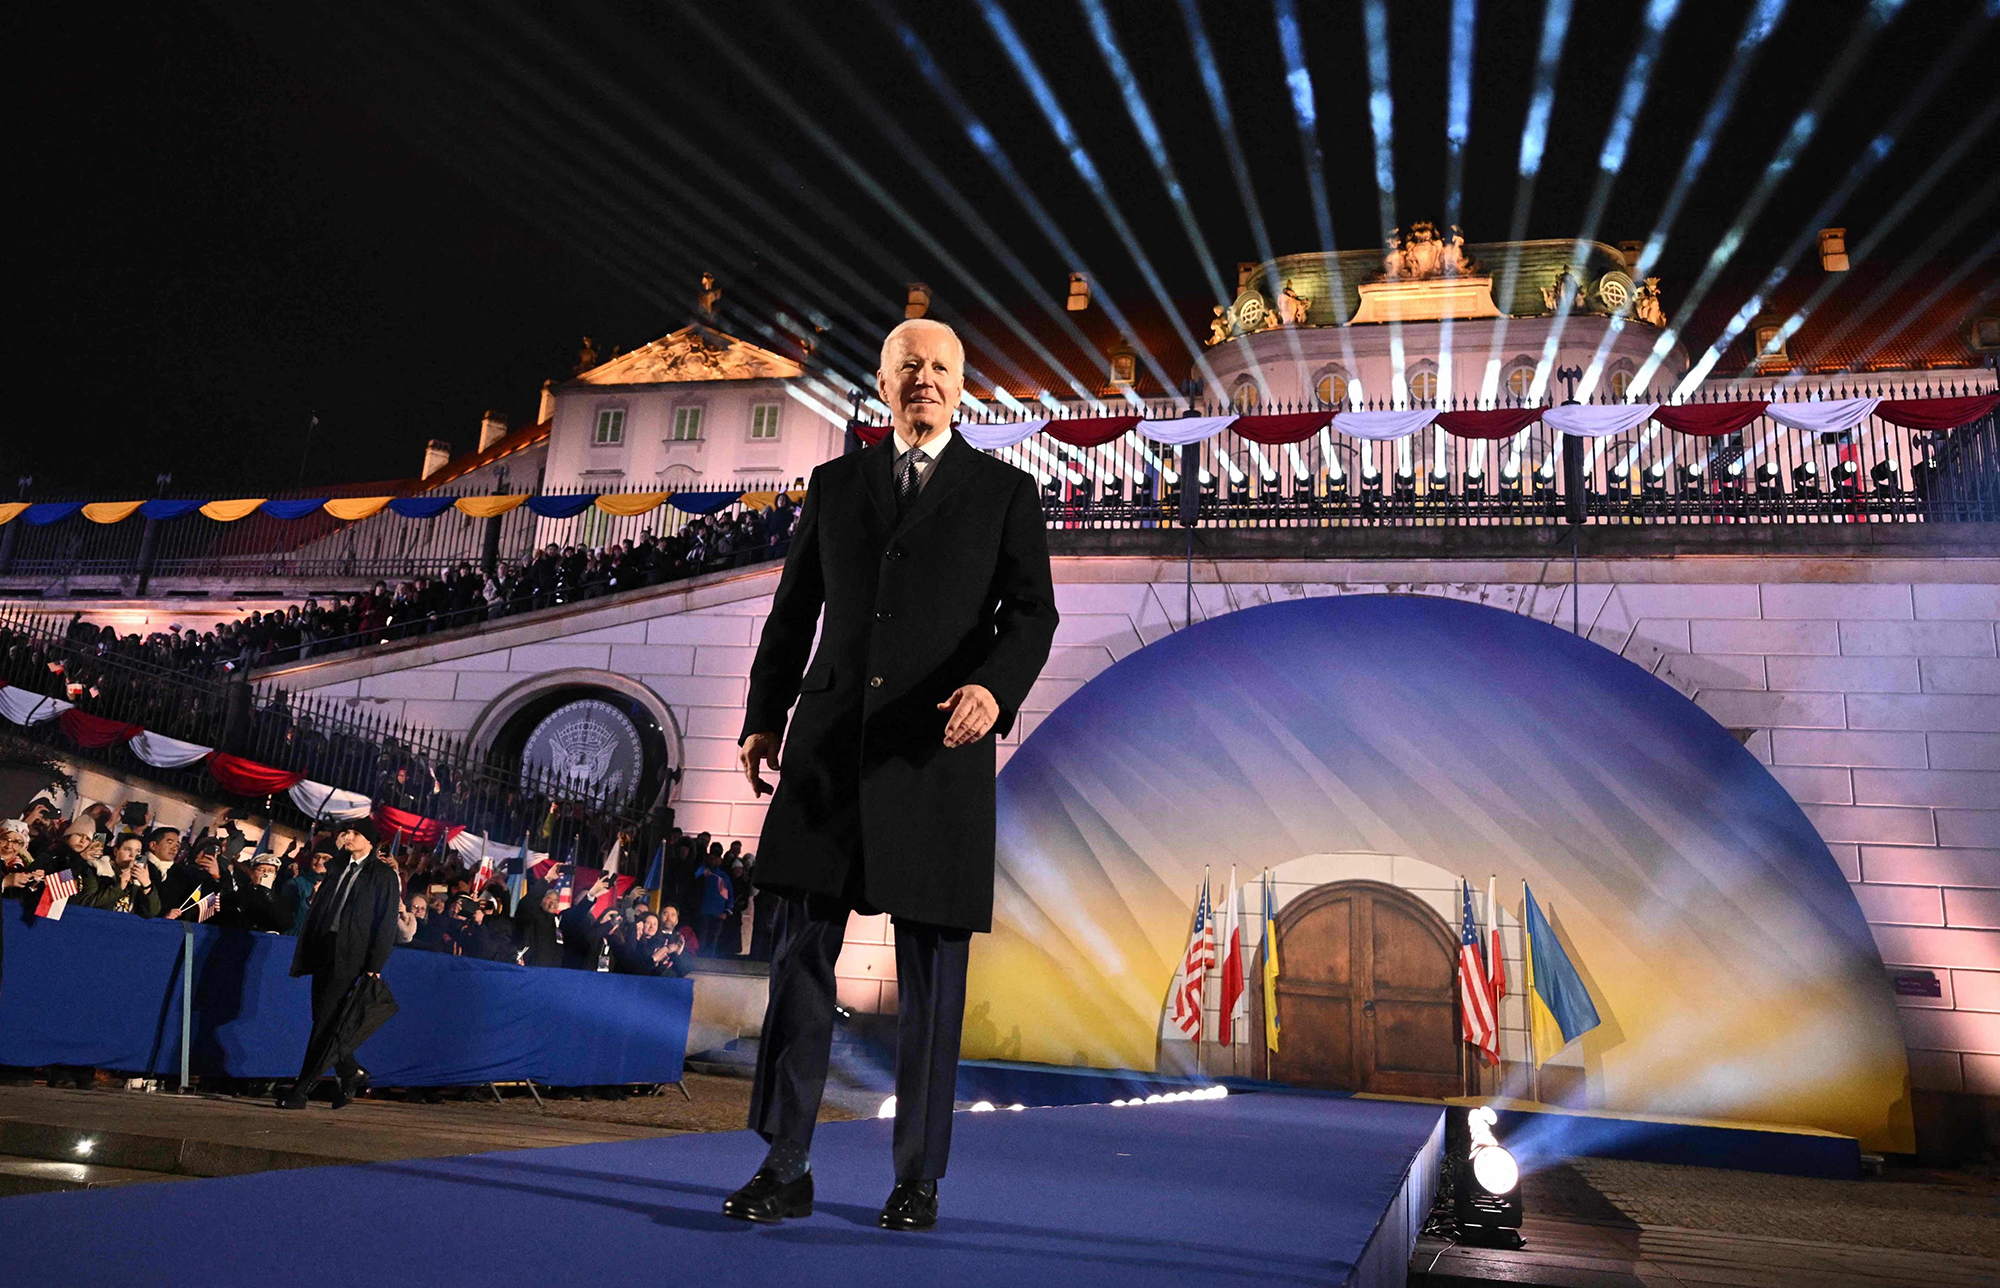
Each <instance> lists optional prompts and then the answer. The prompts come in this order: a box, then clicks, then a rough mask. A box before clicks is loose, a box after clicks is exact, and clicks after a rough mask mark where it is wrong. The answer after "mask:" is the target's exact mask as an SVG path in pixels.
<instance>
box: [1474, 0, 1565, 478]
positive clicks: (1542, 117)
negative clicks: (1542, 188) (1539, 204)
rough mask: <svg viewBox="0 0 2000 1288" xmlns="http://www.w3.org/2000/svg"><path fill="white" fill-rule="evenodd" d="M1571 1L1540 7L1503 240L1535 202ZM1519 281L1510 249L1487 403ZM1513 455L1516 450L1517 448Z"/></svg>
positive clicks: (1520, 234) (1524, 227)
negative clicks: (1504, 305)
mask: <svg viewBox="0 0 2000 1288" xmlns="http://www.w3.org/2000/svg"><path fill="white" fill-rule="evenodd" d="M1570 4H1571V0H1548V3H1547V6H1546V7H1545V8H1544V9H1543V10H1542V31H1541V38H1540V40H1539V41H1538V42H1537V44H1536V47H1535V87H1534V90H1533V93H1532V95H1531V96H1530V98H1529V99H1528V115H1527V117H1526V119H1525V120H1524V121H1523V122H1522V123H1521V151H1520V156H1519V159H1518V160H1517V161H1516V162H1515V167H1514V169H1515V173H1516V175H1517V178H1516V180H1515V186H1514V214H1513V220H1512V225H1511V228H1510V231H1509V235H1508V238H1507V240H1508V241H1509V242H1511V243H1514V244H1516V245H1518V244H1519V243H1520V242H1522V241H1523V240H1525V239H1526V238H1527V235H1528V215H1529V212H1530V211H1531V210H1532V209H1533V207H1534V204H1535V180H1536V178H1537V177H1539V176H1540V174H1541V172H1542V153H1543V151H1544V149H1546V148H1547V146H1548V139H1549V116H1550V114H1551V113H1552V112H1553V111H1554V108H1555V98H1556V73H1557V72H1558V71H1559V70H1561V67H1562V51H1563V44H1564V42H1565V41H1567V40H1568V39H1569V18H1570ZM1520 279H1521V255H1520V252H1519V251H1518V250H1517V251H1512V252H1510V253H1509V254H1508V255H1507V257H1506V259H1505V260H1504V261H1503V262H1502V263H1501V266H1500V298H1501V299H1503V300H1505V301H1507V303H1508V308H1505V309H1502V310H1500V316H1499V317H1498V318H1497V319H1495V321H1494V323H1493V338H1492V341H1491V343H1490V344H1489V345H1488V346H1487V350H1486V371H1485V373H1484V375H1483V376H1482V377H1481V380H1480V385H1479V399H1480V401H1481V402H1482V403H1484V404H1487V405H1489V406H1490V405H1491V404H1492V402H1493V400H1494V399H1495V398H1496V397H1498V395H1499V391H1500V355H1501V353H1502V351H1504V350H1505V348H1506V345H1507V323H1508V321H1509V319H1510V317H1511V316H1512V315H1511V314H1510V313H1509V311H1508V309H1511V308H1512V306H1513V300H1514V288H1515V286H1516V284H1518V283H1519V281H1520ZM1517 454H1518V449H1517Z"/></svg>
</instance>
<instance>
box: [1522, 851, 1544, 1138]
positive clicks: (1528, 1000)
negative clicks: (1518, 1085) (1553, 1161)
mask: <svg viewBox="0 0 2000 1288" xmlns="http://www.w3.org/2000/svg"><path fill="white" fill-rule="evenodd" d="M1521 1004H1522V1010H1523V1011H1524V1012H1525V1013H1526V1014H1527V1017H1528V1099H1530V1100H1532V1101H1534V1102H1535V1103H1536V1104H1538V1105H1539V1104H1541V1103H1542V1056H1541V1052H1540V1051H1538V1050H1536V1049H1535V946H1534V944H1533V943H1531V942H1530V941H1529V937H1528V879H1527V878H1526V877H1522V878H1521Z"/></svg>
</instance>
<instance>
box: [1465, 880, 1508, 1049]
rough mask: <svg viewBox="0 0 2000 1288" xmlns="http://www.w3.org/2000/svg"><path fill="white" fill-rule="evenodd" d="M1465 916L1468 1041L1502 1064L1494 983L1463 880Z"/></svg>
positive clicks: (1466, 1021) (1466, 1025)
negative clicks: (1488, 975) (1494, 1004)
mask: <svg viewBox="0 0 2000 1288" xmlns="http://www.w3.org/2000/svg"><path fill="white" fill-rule="evenodd" d="M1459 888H1460V890H1461V892H1462V894H1463V897H1464V900H1465V915H1464V916H1463V918H1462V919H1461V921H1460V926H1459V936H1458V1000H1459V1004H1460V1005H1459V1009H1460V1010H1461V1011H1463V1012H1464V1014H1465V1040H1466V1041H1467V1042H1470V1043H1471V1044H1472V1045H1473V1046H1476V1047H1478V1048H1479V1058H1480V1059H1481V1060H1484V1061H1485V1062H1486V1063H1487V1064H1489V1065H1491V1064H1498V1063H1500V1024H1499V1021H1498V1020H1496V1019H1495V1018H1494V1015H1493V985H1492V982H1491V981H1490V980H1489V979H1488V978H1487V975H1486V959H1485V957H1484V956H1483V955H1482V954H1481V953H1480V951H1479V923H1478V922H1477V921H1474V920H1473V918H1472V886H1471V885H1470V884H1469V883H1466V882H1464V881H1461V882H1460V883H1459Z"/></svg>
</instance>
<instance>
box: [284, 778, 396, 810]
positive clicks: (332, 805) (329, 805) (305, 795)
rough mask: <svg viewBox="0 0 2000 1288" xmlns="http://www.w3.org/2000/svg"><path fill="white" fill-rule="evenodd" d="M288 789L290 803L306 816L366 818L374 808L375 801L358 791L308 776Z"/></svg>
mask: <svg viewBox="0 0 2000 1288" xmlns="http://www.w3.org/2000/svg"><path fill="white" fill-rule="evenodd" d="M288 791H289V794H290V795H291V798H292V804H294V805H296V806H298V807H299V813H301V814H304V815H305V816H306V817H307V818H312V819H321V818H366V817H367V816H368V815H369V814H371V813H373V812H374V810H375V802H374V801H372V800H370V799H368V798H367V797H366V796H363V795H362V794H361V793H360V792H350V791H347V790H345V789H344V788H340V787H333V786H330V785H329V784H326V783H316V782H314V781H312V780H311V779H310V778H302V779H300V780H299V781H298V782H296V783H294V784H293V785H292V786H291V787H290V788H289V789H288Z"/></svg>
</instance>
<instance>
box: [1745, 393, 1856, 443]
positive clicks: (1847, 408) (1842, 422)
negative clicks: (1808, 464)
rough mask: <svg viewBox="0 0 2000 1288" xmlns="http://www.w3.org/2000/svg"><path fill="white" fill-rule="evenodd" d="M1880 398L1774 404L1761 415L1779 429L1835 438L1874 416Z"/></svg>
mask: <svg viewBox="0 0 2000 1288" xmlns="http://www.w3.org/2000/svg"><path fill="white" fill-rule="evenodd" d="M1881 401H1882V400H1881V399H1880V398H1841V399H1838V400H1836V401H1833V402H1821V401H1818V400H1816V399H1815V400H1813V401H1810V402H1774V403H1772V404H1771V405H1770V406H1769V407H1766V408H1765V409H1764V414H1765V415H1766V416H1769V417H1770V418H1771V419H1772V420H1775V421H1777V422H1778V423H1779V424H1780V425H1788V426H1790V427H1791V428H1793V429H1802V430H1805V431H1806V432H1807V433H1809V434H1838V433H1839V432H1840V431H1841V430H1843V429H1853V428H1854V427H1855V426H1856V425H1859V424H1860V423H1861V422H1862V421H1864V420H1867V419H1868V418H1869V417H1870V416H1872V415H1874V414H1875V406H1876V404H1878V403H1880V402H1881Z"/></svg>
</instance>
